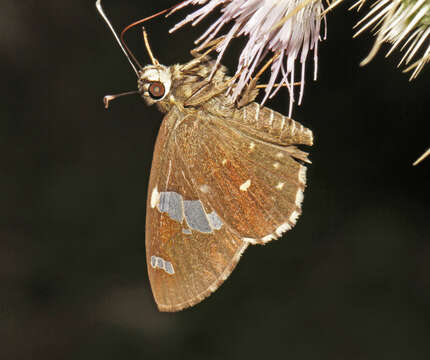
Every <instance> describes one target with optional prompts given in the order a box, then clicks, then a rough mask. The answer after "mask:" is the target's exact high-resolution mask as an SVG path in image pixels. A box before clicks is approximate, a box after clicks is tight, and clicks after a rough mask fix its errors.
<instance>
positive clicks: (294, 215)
mask: <svg viewBox="0 0 430 360" xmlns="http://www.w3.org/2000/svg"><path fill="white" fill-rule="evenodd" d="M299 215H300V214H299V213H298V212H297V211H296V210H294V211H293V212H292V214H291V215H290V219H289V221H290V223H292V224H295V223H296V222H297V219H298V217H299Z"/></svg>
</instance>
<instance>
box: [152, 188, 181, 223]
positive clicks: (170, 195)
mask: <svg viewBox="0 0 430 360" xmlns="http://www.w3.org/2000/svg"><path fill="white" fill-rule="evenodd" d="M182 204H183V202H182V196H181V195H179V194H178V193H176V192H174V191H163V192H161V193H160V201H159V203H158V210H160V211H161V212H166V213H167V214H168V215H169V217H170V218H171V219H173V220H175V221H177V222H179V223H181V222H182V220H183V218H184V212H183V208H182Z"/></svg>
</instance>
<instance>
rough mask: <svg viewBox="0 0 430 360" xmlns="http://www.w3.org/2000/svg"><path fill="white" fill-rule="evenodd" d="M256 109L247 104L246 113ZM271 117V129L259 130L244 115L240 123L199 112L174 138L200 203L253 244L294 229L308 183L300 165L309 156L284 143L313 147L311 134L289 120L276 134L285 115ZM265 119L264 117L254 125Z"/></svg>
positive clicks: (276, 114) (179, 127)
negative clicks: (292, 139) (279, 122)
mask: <svg viewBox="0 0 430 360" xmlns="http://www.w3.org/2000/svg"><path fill="white" fill-rule="evenodd" d="M255 105H257V104H255V103H254V104H251V105H249V106H248V107H247V110H248V112H249V111H250V109H255ZM257 106H258V105H257ZM262 111H272V110H270V109H267V108H263V109H262ZM273 113H274V116H273V117H274V119H272V124H271V125H272V127H269V126H267V128H265V129H261V130H260V131H259V132H256V129H258V126H257V125H255V126H253V124H251V126H249V124H248V123H247V121H249V117H247V116H245V117H244V120H243V121H240V117H238V116H235V118H233V119H222V118H220V117H217V116H213V115H210V114H207V113H197V115H196V116H195V117H191V116H189V117H188V118H186V119H184V121H182V122H181V123H180V124H179V125H178V126H177V128H176V130H175V134H174V137H175V142H176V144H177V148H178V152H179V154H180V156H181V157H182V159H183V162H184V164H185V167H186V168H187V169H188V171H189V174H192V175H190V177H189V181H190V182H191V183H192V185H193V187H194V189H196V190H197V191H198V197H199V198H200V200H201V201H202V203H203V205H204V206H205V207H207V208H209V207H210V208H211V209H213V210H214V211H216V213H217V214H219V215H220V217H221V219H222V221H223V222H224V223H225V224H226V226H227V227H228V228H229V229H230V230H231V231H232V232H233V233H235V234H237V235H238V236H239V237H240V238H241V239H242V240H244V241H245V242H248V243H252V244H256V243H266V242H268V241H270V240H272V239H275V238H278V237H279V236H281V234H282V233H283V232H285V231H287V230H289V229H291V228H292V227H293V226H294V225H295V223H296V220H297V218H298V216H299V215H300V213H301V203H302V200H303V191H304V188H305V183H306V167H305V166H304V165H302V163H301V162H303V161H308V160H307V154H306V153H304V152H302V151H300V150H298V149H297V148H296V147H295V146H294V145H286V146H283V145H282V143H283V142H285V143H291V138H293V137H295V140H294V142H295V143H296V144H300V143H302V144H307V145H311V144H312V132H311V131H310V130H308V129H306V128H304V127H303V126H302V125H300V124H298V123H296V122H294V121H293V120H291V119H287V118H285V119H284V122H287V121H288V124H287V125H288V126H285V124H284V128H283V129H281V130H282V131H280V127H279V126H278V125H277V122H278V120H279V121H281V120H282V117H283V116H282V115H281V114H278V113H276V112H273ZM260 115H261V114H260ZM263 115H264V114H263ZM253 116H255V114H253ZM202 119H204V120H202ZM257 120H258V119H257ZM274 120H275V121H274ZM264 121H267V116H264V118H263V119H261V120H260V123H259V124H258V125H259V126H260V127H261V123H263V122H264ZM269 121H270V119H269ZM252 132H254V133H252ZM289 133H290V134H289ZM266 139H267V140H266ZM269 139H270V140H272V141H273V142H275V140H276V142H277V143H271V142H268V140H269ZM296 159H300V160H302V161H301V162H299V161H297V160H296Z"/></svg>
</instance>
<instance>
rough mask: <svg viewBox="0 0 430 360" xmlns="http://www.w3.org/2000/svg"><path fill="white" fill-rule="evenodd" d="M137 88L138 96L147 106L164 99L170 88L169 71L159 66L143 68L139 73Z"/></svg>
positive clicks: (170, 77)
mask: <svg viewBox="0 0 430 360" xmlns="http://www.w3.org/2000/svg"><path fill="white" fill-rule="evenodd" d="M137 86H138V89H139V93H140V96H142V98H143V99H144V100H145V101H146V103H147V104H148V105H153V104H156V103H158V102H160V101H162V100H164V99H166V97H167V95H168V94H169V92H170V88H171V86H172V75H171V72H170V69H169V68H168V67H167V66H164V65H161V64H157V65H147V66H145V67H144V68H143V69H142V70H140V71H139V78H138V80H137Z"/></svg>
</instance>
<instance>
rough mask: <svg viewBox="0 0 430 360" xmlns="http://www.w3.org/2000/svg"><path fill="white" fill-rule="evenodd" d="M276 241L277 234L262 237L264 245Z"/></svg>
mask: <svg viewBox="0 0 430 360" xmlns="http://www.w3.org/2000/svg"><path fill="white" fill-rule="evenodd" d="M274 239H276V236H275V234H269V235H266V236H264V237H262V238H261V241H262V242H264V243H267V242H269V241H270V240H274Z"/></svg>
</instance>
